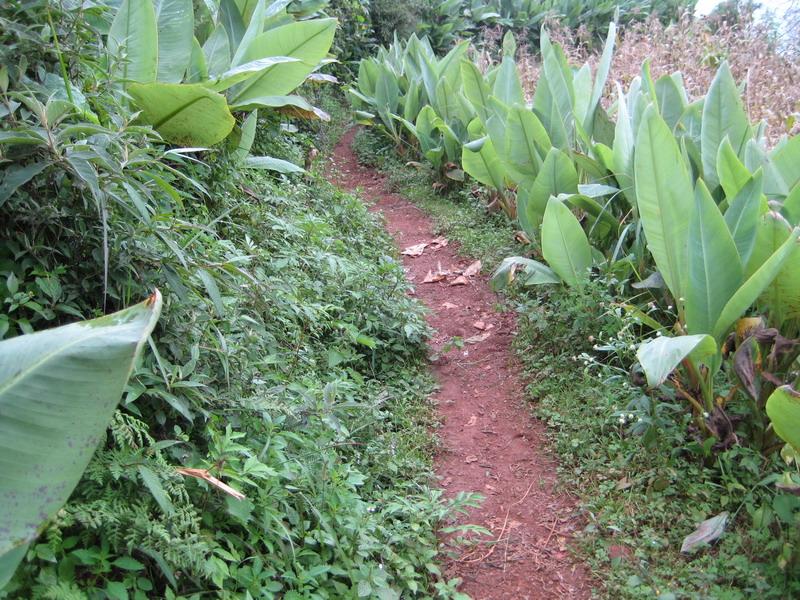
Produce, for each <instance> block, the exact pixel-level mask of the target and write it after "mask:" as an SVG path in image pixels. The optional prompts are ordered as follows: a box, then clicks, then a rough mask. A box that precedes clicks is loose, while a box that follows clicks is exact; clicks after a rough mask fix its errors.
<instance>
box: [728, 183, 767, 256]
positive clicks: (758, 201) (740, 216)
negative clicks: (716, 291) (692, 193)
mask: <svg viewBox="0 0 800 600" xmlns="http://www.w3.org/2000/svg"><path fill="white" fill-rule="evenodd" d="M724 185H725V184H724V182H723V186H724ZM762 188H763V176H762V172H761V170H760V169H759V170H758V171H756V173H755V175H753V176H752V177H749V178H748V179H747V181H745V184H744V185H743V186H742V188H741V190H740V191H739V192H738V193H737V194H736V196H735V197H733V198H731V199H730V200H729V203H728V210H726V211H725V223H726V224H727V226H728V229H729V230H730V232H731V235H732V236H733V241H734V242H736V249H737V250H738V251H739V257H740V258H741V261H742V265H743V266H746V265H747V264H748V263H749V262H750V256H751V254H752V252H753V247H754V246H755V242H756V232H757V227H758V217H759V216H760V215H761V213H762V212H764V211H765V210H766V209H767V203H766V201H765V200H764V198H763V196H762V194H761V190H762Z"/></svg>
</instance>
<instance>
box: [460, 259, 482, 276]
mask: <svg viewBox="0 0 800 600" xmlns="http://www.w3.org/2000/svg"><path fill="white" fill-rule="evenodd" d="M482 266H483V265H482V264H481V261H479V260H476V261H475V262H474V263H472V264H471V265H470V266H468V267H467V268H466V269H465V270H464V276H465V277H474V276H475V275H477V274H478V273H480V272H481V267H482Z"/></svg>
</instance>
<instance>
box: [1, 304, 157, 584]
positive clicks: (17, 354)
mask: <svg viewBox="0 0 800 600" xmlns="http://www.w3.org/2000/svg"><path fill="white" fill-rule="evenodd" d="M160 313H161V294H160V293H159V292H158V291H155V292H154V293H153V295H152V296H151V297H150V298H149V299H148V300H146V301H145V302H143V303H141V304H138V305H136V306H134V307H131V308H128V309H126V310H124V311H120V312H117V313H114V314H112V315H108V316H104V317H100V318H98V319H94V320H92V321H82V322H79V323H73V324H71V325H64V326H63V327H58V328H55V329H50V330H47V331H41V332H38V333H36V334H31V335H25V336H20V337H16V338H12V339H10V340H5V341H4V342H2V343H0V358H2V369H0V407H2V415H1V416H0V430H2V431H3V441H2V445H3V453H2V456H3V459H2V462H3V479H2V481H0V497H2V498H3V504H4V506H5V507H6V511H7V512H6V520H5V521H4V526H3V535H2V537H1V538H0V565H2V566H0V572H2V573H3V574H4V575H3V576H2V577H0V587H2V586H5V584H6V583H7V582H8V580H9V579H10V575H11V574H12V573H13V569H14V567H15V566H16V564H17V563H18V562H19V561H20V560H21V559H22V556H23V555H24V552H25V549H26V548H27V547H28V545H29V544H30V543H31V542H32V541H33V540H34V539H35V538H36V535H37V533H38V529H39V527H40V526H42V525H43V524H44V522H46V521H47V520H49V519H51V518H52V517H53V515H54V514H55V512H56V511H57V510H59V509H60V508H61V506H62V505H63V504H64V502H66V500H67V498H68V497H69V495H70V494H71V493H72V490H73V489H75V486H76V485H77V484H78V480H79V479H80V477H81V475H82V474H83V471H84V469H85V468H86V465H87V464H88V463H89V460H90V458H91V457H92V454H93V452H94V450H95V447H96V445H97V440H98V439H99V437H100V435H102V432H103V431H104V430H105V428H106V427H107V426H108V423H109V421H110V420H111V416H112V413H113V412H114V409H115V408H116V406H117V404H118V403H119V399H120V397H121V396H122V392H123V389H124V387H125V385H126V384H127V381H128V378H129V377H130V375H131V372H132V371H133V367H134V363H135V362H136V360H137V358H138V357H139V355H140V353H141V350H142V347H143V345H144V343H145V341H146V340H147V339H148V337H149V336H150V333H151V332H152V331H153V327H155V324H156V321H157V320H158V317H159V314H160Z"/></svg>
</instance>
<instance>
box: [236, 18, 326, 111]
mask: <svg viewBox="0 0 800 600" xmlns="http://www.w3.org/2000/svg"><path fill="white" fill-rule="evenodd" d="M335 33H336V19H315V20H311V21H298V22H296V23H289V24H288V25H283V26H281V27H276V28H275V29H270V30H269V31H266V32H264V33H262V34H260V35H258V36H257V37H256V38H255V39H254V40H253V41H252V43H251V44H250V47H249V48H248V49H247V52H246V53H245V55H244V62H250V61H253V60H258V59H261V58H266V57H269V56H289V57H292V58H298V59H300V62H295V63H288V64H282V65H277V66H275V67H273V68H271V69H268V70H266V71H264V72H263V73H261V74H258V75H256V76H255V77H253V78H251V79H249V80H247V81H245V82H244V83H242V84H241V86H240V87H239V88H237V89H236V91H235V92H234V95H233V102H236V103H238V104H242V103H244V102H246V101H247V100H249V99H251V98H257V97H259V96H284V95H286V94H288V93H289V92H291V91H292V90H294V89H295V88H296V87H297V86H299V85H300V84H301V83H303V81H305V79H306V77H307V76H308V75H309V73H311V72H312V71H313V70H314V69H315V68H316V67H317V65H318V64H319V62H320V61H321V60H322V59H323V58H324V57H325V55H326V54H327V53H328V50H329V49H330V47H331V43H332V42H333V35H334V34H335Z"/></svg>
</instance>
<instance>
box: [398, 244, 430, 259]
mask: <svg viewBox="0 0 800 600" xmlns="http://www.w3.org/2000/svg"><path fill="white" fill-rule="evenodd" d="M427 245H428V243H427V242H422V243H420V244H414V245H413V246H409V247H408V248H406V249H404V250H403V251H402V252H401V253H400V254H404V255H405V256H412V257H415V258H416V257H417V256H422V253H423V252H424V251H425V248H426V247H427Z"/></svg>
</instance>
